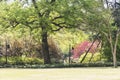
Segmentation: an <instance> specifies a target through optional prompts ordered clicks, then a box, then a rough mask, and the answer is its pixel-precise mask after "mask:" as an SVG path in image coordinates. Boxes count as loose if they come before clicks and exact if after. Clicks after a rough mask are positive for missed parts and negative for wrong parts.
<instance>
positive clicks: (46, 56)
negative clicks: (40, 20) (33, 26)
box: [41, 30, 51, 64]
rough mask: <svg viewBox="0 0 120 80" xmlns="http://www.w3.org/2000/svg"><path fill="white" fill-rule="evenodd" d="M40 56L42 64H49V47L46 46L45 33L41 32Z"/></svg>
mask: <svg viewBox="0 0 120 80" xmlns="http://www.w3.org/2000/svg"><path fill="white" fill-rule="evenodd" d="M41 37H42V54H43V57H44V64H50V63H51V60H50V54H49V46H48V41H47V40H48V39H47V37H48V36H47V31H44V30H43V31H42V35H41Z"/></svg>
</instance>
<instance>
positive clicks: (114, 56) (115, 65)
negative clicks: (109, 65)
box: [112, 30, 119, 68]
mask: <svg viewBox="0 0 120 80" xmlns="http://www.w3.org/2000/svg"><path fill="white" fill-rule="evenodd" d="M118 36H119V30H118V31H117V33H116V40H115V45H114V50H113V53H112V54H113V64H114V67H115V68H116V67H117V58H116V51H117V43H118Z"/></svg>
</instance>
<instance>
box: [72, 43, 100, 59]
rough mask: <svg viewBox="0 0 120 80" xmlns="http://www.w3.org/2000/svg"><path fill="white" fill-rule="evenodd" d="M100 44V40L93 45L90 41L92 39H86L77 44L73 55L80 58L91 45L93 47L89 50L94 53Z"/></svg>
mask: <svg viewBox="0 0 120 80" xmlns="http://www.w3.org/2000/svg"><path fill="white" fill-rule="evenodd" d="M98 44H99V42H98V41H95V42H94V44H93V45H92V42H90V41H84V42H82V43H80V44H78V45H76V46H75V48H74V50H73V51H72V53H73V55H72V57H73V58H79V57H80V56H81V55H82V54H83V53H85V52H86V51H88V49H89V48H90V47H91V48H90V50H89V53H92V54H94V53H95V52H96V51H97V48H98ZM91 45H92V46H91Z"/></svg>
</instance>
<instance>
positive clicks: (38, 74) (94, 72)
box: [0, 68, 120, 80]
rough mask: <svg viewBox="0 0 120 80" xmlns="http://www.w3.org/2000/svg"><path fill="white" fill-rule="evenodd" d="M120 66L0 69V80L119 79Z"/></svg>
mask: <svg viewBox="0 0 120 80" xmlns="http://www.w3.org/2000/svg"><path fill="white" fill-rule="evenodd" d="M119 75H120V68H116V69H114V68H62V69H0V80H120V77H119Z"/></svg>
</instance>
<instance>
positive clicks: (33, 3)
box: [32, 0, 42, 17]
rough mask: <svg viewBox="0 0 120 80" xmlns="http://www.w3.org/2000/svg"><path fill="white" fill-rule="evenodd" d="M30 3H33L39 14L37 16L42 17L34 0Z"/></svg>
mask: <svg viewBox="0 0 120 80" xmlns="http://www.w3.org/2000/svg"><path fill="white" fill-rule="evenodd" d="M32 3H33V5H34V8H35V9H36V11H37V14H38V16H39V17H42V14H41V13H40V12H39V9H38V6H37V3H36V0H32Z"/></svg>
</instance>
